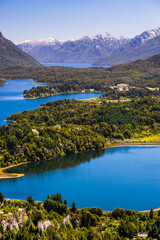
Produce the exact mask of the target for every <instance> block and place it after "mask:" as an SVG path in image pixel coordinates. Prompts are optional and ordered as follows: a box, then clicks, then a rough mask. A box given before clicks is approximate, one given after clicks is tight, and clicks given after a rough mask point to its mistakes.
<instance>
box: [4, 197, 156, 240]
mask: <svg viewBox="0 0 160 240" xmlns="http://www.w3.org/2000/svg"><path fill="white" fill-rule="evenodd" d="M141 234H145V236H146V237H147V239H150V240H151V239H160V211H156V212H154V211H153V209H151V210H150V211H148V212H138V211H131V210H124V209H119V208H117V209H115V210H113V211H112V212H107V211H106V212H104V211H102V210H101V209H100V208H97V207H91V208H84V209H78V208H77V206H76V203H75V202H73V203H72V205H71V207H69V206H68V204H67V200H66V199H65V200H64V201H63V199H62V196H61V194H60V193H57V194H54V195H51V196H46V199H45V201H44V202H40V201H35V202H34V200H33V198H32V196H28V198H27V200H26V201H21V200H6V199H4V196H3V194H2V193H0V239H2V240H11V239H12V240H30V239H33V240H40V239H42V240H49V239H50V240H51V239H52V240H53V239H55V240H61V239H64V240H68V239H70V240H120V239H142V238H140V237H138V236H141ZM146 237H143V239H146Z"/></svg>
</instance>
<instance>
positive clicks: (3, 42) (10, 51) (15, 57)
mask: <svg viewBox="0 0 160 240" xmlns="http://www.w3.org/2000/svg"><path fill="white" fill-rule="evenodd" d="M12 66H41V64H40V63H39V62H38V61H37V60H35V59H34V58H33V57H31V56H29V55H28V54H26V53H25V52H23V51H22V50H20V49H19V48H18V47H17V46H16V45H15V44H14V43H13V42H11V41H10V40H8V39H6V38H5V37H4V36H3V35H2V33H1V32H0V69H1V68H5V67H12Z"/></svg>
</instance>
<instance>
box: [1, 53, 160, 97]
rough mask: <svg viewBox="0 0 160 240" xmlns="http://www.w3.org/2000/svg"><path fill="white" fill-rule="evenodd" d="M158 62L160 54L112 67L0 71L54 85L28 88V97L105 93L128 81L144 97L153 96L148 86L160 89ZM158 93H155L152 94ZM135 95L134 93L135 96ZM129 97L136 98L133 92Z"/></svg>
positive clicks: (4, 74) (25, 93) (16, 68)
mask: <svg viewBox="0 0 160 240" xmlns="http://www.w3.org/2000/svg"><path fill="white" fill-rule="evenodd" d="M159 65H160V55H156V56H153V57H151V58H149V59H147V60H137V61H135V62H131V63H127V64H122V65H117V66H113V67H110V68H96V67H93V68H84V69H82V68H67V67H12V68H6V69H2V70H0V79H33V80H36V81H37V82H41V83H46V84H52V85H51V86H42V87H37V88H33V89H31V90H29V91H25V92H24V95H25V97H27V98H36V97H44V96H49V95H53V94H56V93H64V92H65V93H66V92H82V91H90V89H94V91H99V92H102V93H106V92H108V91H109V90H110V87H114V86H116V85H117V84H119V83H125V84H128V86H129V87H131V88H133V87H135V88H136V91H137V92H139V91H143V92H144V96H150V95H151V92H150V91H149V92H147V90H146V88H155V89H159V88H160V81H159V78H160V69H159ZM139 88H141V89H140V90H139ZM142 88H144V89H142ZM158 93H159V91H158ZM158 93H157V92H156V93H154V92H152V94H153V95H155V94H158ZM129 95H130V93H129ZM138 95H139V94H138ZM136 96H137V95H136V94H135V93H134V97H136ZM122 97H123V96H122ZM130 97H133V93H132V94H131V96H130Z"/></svg>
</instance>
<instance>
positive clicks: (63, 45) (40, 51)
mask: <svg viewBox="0 0 160 240" xmlns="http://www.w3.org/2000/svg"><path fill="white" fill-rule="evenodd" d="M159 42H160V26H159V27H157V28H155V29H152V30H148V31H144V32H143V33H142V34H140V35H137V36H136V37H134V38H132V39H128V38H125V37H117V38H115V37H112V36H111V35H110V34H109V33H103V34H98V35H96V36H94V37H88V36H85V37H82V38H80V39H78V40H68V41H60V40H57V39H54V38H48V39H43V40H36V41H24V42H20V43H16V45H17V46H18V47H19V48H20V49H21V50H23V51H25V52H26V53H27V54H29V55H31V56H32V57H34V58H36V59H37V60H38V61H40V62H44V63H49V62H55V63H60V62H61V63H62V62H77V63H82V62H83V63H93V65H109V66H111V65H116V64H121V63H127V62H131V61H134V60H137V59H142V60H143V59H147V58H148V57H151V56H153V55H156V54H160V44H159Z"/></svg>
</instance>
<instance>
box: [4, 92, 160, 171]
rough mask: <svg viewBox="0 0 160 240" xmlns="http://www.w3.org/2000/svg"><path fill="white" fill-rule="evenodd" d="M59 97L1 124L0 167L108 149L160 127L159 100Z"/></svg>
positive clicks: (149, 133) (157, 131) (10, 117)
mask: <svg viewBox="0 0 160 240" xmlns="http://www.w3.org/2000/svg"><path fill="white" fill-rule="evenodd" d="M98 100H99V101H98V103H97V102H95V103H94V102H92V101H78V100H74V99H73V100H70V99H63V100H57V101H54V102H49V103H46V104H42V105H41V106H40V107H39V108H38V109H36V110H33V111H24V112H23V113H15V114H13V115H11V116H9V117H8V118H7V120H8V121H13V124H9V125H8V126H2V127H0V156H1V161H0V163H1V167H6V166H11V165H13V164H18V163H22V162H32V161H39V160H43V161H44V160H47V159H51V158H52V159H53V158H54V157H57V156H60V155H64V154H70V153H78V152H83V151H91V150H98V149H103V148H106V147H107V146H110V144H113V143H124V142H125V141H132V140H134V138H137V136H141V135H142V136H143V135H144V134H145V135H155V134H158V133H159V131H160V115H159V111H160V104H159V100H158V99H157V98H151V97H150V98H149V97H148V98H141V99H139V100H133V101H131V102H126V103H116V104H115V103H108V102H106V99H105V98H104V97H100V98H99V99H98Z"/></svg>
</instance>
